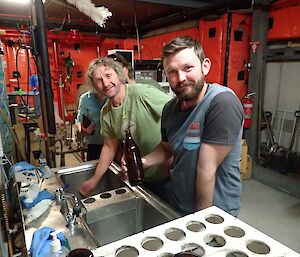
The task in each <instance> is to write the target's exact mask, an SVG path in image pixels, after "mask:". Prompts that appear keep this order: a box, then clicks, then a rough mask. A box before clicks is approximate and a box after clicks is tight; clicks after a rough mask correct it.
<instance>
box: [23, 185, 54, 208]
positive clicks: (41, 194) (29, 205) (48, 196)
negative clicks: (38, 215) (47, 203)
mask: <svg viewBox="0 0 300 257" xmlns="http://www.w3.org/2000/svg"><path fill="white" fill-rule="evenodd" d="M45 199H50V200H52V199H53V195H52V194H51V193H49V191H48V190H47V189H44V190H43V191H41V192H39V194H38V196H37V197H36V198H35V199H34V200H33V202H32V203H26V202H25V201H24V200H25V198H21V201H22V204H23V206H24V208H26V209H30V208H32V207H33V206H35V205H36V204H37V203H39V202H40V201H42V200H45Z"/></svg>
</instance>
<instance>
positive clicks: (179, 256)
mask: <svg viewBox="0 0 300 257" xmlns="http://www.w3.org/2000/svg"><path fill="white" fill-rule="evenodd" d="M174 257H200V255H198V254H195V253H191V252H181V253H176V254H175V255H174Z"/></svg>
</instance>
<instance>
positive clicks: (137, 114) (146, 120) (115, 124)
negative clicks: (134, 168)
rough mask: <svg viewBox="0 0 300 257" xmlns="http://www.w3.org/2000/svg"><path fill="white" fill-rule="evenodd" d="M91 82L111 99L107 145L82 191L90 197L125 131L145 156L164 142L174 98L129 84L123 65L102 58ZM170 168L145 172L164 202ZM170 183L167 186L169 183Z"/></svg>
mask: <svg viewBox="0 0 300 257" xmlns="http://www.w3.org/2000/svg"><path fill="white" fill-rule="evenodd" d="M88 79H89V80H90V83H93V86H94V87H95V88H97V90H98V91H99V92H101V93H102V94H104V95H105V96H107V97H108V99H109V100H108V101H107V102H106V104H105V105H104V106H103V108H102V111H101V117H102V118H101V133H102V135H103V137H104V145H103V148H102V151H101V154H100V157H99V162H98V165H97V168H96V170H95V174H94V175H93V176H92V177H91V178H90V179H88V180H87V181H85V182H83V183H82V184H81V186H80V189H79V192H80V193H81V194H82V195H84V196H87V195H88V194H89V193H90V192H91V191H92V190H93V189H94V188H95V187H96V186H97V183H98V182H99V181H100V179H101V178H102V176H103V175H104V173H105V172H106V170H107V169H108V167H109V165H110V164H111V162H112V161H113V160H114V158H115V156H116V154H117V151H118V148H119V146H120V142H121V141H122V140H123V138H124V136H125V130H126V129H128V128H130V131H131V134H132V136H133V139H134V141H135V142H136V143H137V145H138V146H139V148H140V151H141V155H142V156H143V155H145V154H148V153H150V152H151V151H153V150H154V148H155V147H156V146H157V145H158V144H159V142H160V141H161V135H160V125H161V124H160V122H161V114H162V109H163V107H164V105H165V104H166V103H167V102H168V101H169V100H170V97H169V96H168V95H167V94H165V93H164V92H162V91H160V90H158V89H157V88H155V87H153V86H152V85H147V84H125V83H126V75H125V74H124V72H123V67H122V65H121V64H120V63H119V62H115V61H114V60H113V59H111V58H98V59H95V60H93V61H92V62H91V63H90V66H89V70H88ZM168 176H169V174H168V169H167V168H165V167H162V166H156V167H152V168H150V169H146V170H145V185H146V187H148V188H149V189H150V190H152V191H153V192H154V193H156V194H158V195H159V196H160V197H161V198H163V199H164V197H166V196H164V195H163V193H164V192H160V190H162V191H163V188H164V186H166V187H167V186H168V185H169V183H168ZM165 182H166V183H165Z"/></svg>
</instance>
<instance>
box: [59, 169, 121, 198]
mask: <svg viewBox="0 0 300 257" xmlns="http://www.w3.org/2000/svg"><path fill="white" fill-rule="evenodd" d="M95 168H96V165H95V164H94V165H89V164H87V165H80V166H77V167H72V168H68V169H60V170H58V171H57V172H56V174H57V176H58V177H59V178H60V179H61V181H62V183H63V184H64V186H65V191H66V192H68V193H72V194H74V195H76V196H77V197H78V198H79V199H82V196H81V195H80V194H79V192H78V189H79V187H80V185H81V183H82V182H83V181H85V180H87V179H89V178H90V177H92V175H93V174H94V172H95ZM124 186H125V183H124V182H123V181H122V180H121V179H120V178H119V177H118V175H116V174H115V173H114V172H113V171H111V170H107V171H106V172H105V174H104V176H103V177H102V178H101V180H100V181H99V183H98V185H97V187H96V188H95V189H94V190H93V191H92V192H91V194H90V195H95V194H99V193H101V192H105V191H109V190H113V189H116V188H120V187H124Z"/></svg>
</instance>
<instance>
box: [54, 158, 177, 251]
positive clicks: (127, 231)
mask: <svg viewBox="0 0 300 257" xmlns="http://www.w3.org/2000/svg"><path fill="white" fill-rule="evenodd" d="M96 164H97V163H96V162H92V163H91V162H89V163H85V164H82V165H79V166H74V167H68V168H63V169H58V170H56V171H55V172H56V174H57V177H58V178H59V179H60V181H61V183H62V184H64V185H65V188H66V189H65V191H66V192H67V193H72V194H74V195H76V196H78V198H79V199H81V204H82V207H83V208H82V212H81V213H82V214H81V217H80V219H81V220H82V222H83V224H84V226H85V227H86V229H87V231H88V232H89V234H90V235H91V237H92V238H93V240H94V241H95V243H96V244H97V246H98V247H100V246H103V245H105V244H108V243H111V242H114V241H117V240H119V239H122V238H125V237H127V236H130V235H133V234H135V233H139V232H141V231H144V230H147V229H150V228H152V227H155V226H157V225H160V224H163V223H165V222H168V221H170V220H173V219H176V218H178V217H180V215H179V214H178V213H177V212H176V211H174V210H173V209H172V208H170V207H169V206H168V205H166V204H165V203H164V202H163V201H161V200H160V199H159V198H158V197H156V196H155V195H153V193H151V192H149V191H148V190H147V189H146V188H144V187H143V186H137V187H132V186H130V184H129V183H128V182H124V181H123V180H122V179H121V178H120V177H119V175H118V173H119V172H120V167H119V166H117V165H114V164H112V165H111V166H110V168H109V170H108V171H107V172H106V174H105V176H104V177H103V178H102V179H101V181H100V182H99V183H98V186H97V188H96V189H95V190H94V191H93V192H92V194H91V197H88V198H85V199H82V197H81V196H80V195H79V193H78V189H79V186H80V184H81V183H82V182H83V181H84V180H86V179H88V178H90V177H91V176H92V174H93V172H94V170H95V167H96Z"/></svg>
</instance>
